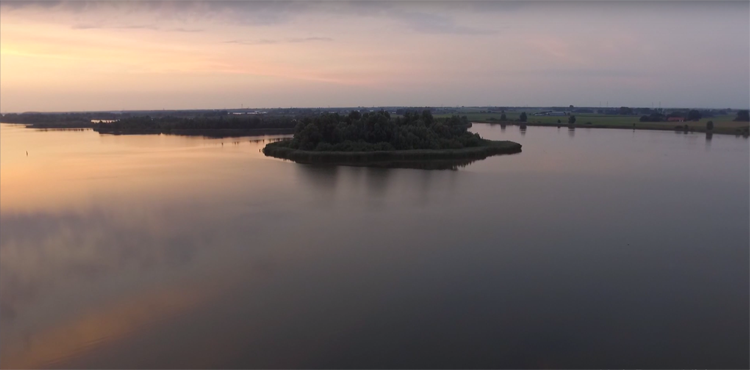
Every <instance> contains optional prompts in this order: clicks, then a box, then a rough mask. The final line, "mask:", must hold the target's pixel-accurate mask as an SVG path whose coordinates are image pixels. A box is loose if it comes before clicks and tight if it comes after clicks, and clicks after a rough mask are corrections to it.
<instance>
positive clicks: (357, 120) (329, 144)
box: [285, 110, 482, 152]
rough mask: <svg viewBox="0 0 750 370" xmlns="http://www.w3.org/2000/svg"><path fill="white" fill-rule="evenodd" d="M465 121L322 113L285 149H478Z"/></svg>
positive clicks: (299, 128)
mask: <svg viewBox="0 0 750 370" xmlns="http://www.w3.org/2000/svg"><path fill="white" fill-rule="evenodd" d="M470 126H471V123H470V122H469V121H468V120H467V119H466V117H465V116H464V117H459V116H452V117H450V118H446V119H435V118H433V116H432V113H431V112H430V111H429V110H424V111H422V112H421V113H420V112H417V111H406V112H404V114H403V116H401V117H396V118H391V116H390V114H389V113H388V112H385V111H378V112H367V113H364V114H362V113H360V112H357V111H352V112H350V113H349V114H348V115H340V114H338V113H332V114H330V113H325V114H321V115H318V116H315V117H307V118H303V119H301V120H300V121H299V122H298V123H297V125H296V127H295V133H294V137H293V138H292V140H290V141H288V142H285V143H286V144H285V146H288V147H290V148H293V149H301V150H313V151H345V152H354V151H382V150H410V149H460V148H464V147H474V146H479V145H480V144H481V143H482V139H481V138H480V137H479V135H477V134H472V133H470V132H468V131H467V129H468V128H469V127H470Z"/></svg>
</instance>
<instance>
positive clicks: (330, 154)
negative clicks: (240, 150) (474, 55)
mask: <svg viewBox="0 0 750 370" xmlns="http://www.w3.org/2000/svg"><path fill="white" fill-rule="evenodd" d="M286 142H287V140H282V141H278V142H274V143H269V144H267V145H266V146H265V147H264V148H263V154H265V155H266V156H269V157H275V158H280V159H286V160H291V161H293V162H297V163H303V164H328V165H342V166H365V167H391V168H394V167H395V168H421V169H456V168H457V167H462V166H465V165H467V164H469V163H471V162H474V161H477V160H481V159H485V158H487V157H490V156H493V155H500V154H514V153H520V152H521V144H518V143H515V142H512V141H492V140H482V144H481V145H480V146H476V147H468V148H462V149H441V150H431V149H418V150H387V151H369V152H336V151H309V150H298V149H292V148H289V147H286V146H284V145H285V144H286Z"/></svg>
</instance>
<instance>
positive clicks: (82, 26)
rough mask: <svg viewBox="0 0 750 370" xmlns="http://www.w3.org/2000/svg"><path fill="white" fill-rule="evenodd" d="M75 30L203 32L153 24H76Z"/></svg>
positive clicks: (201, 30)
mask: <svg viewBox="0 0 750 370" xmlns="http://www.w3.org/2000/svg"><path fill="white" fill-rule="evenodd" d="M70 28H71V29H74V30H96V29H111V30H152V31H166V32H203V29H200V28H183V27H175V28H162V27H159V26H157V25H153V24H130V25H108V24H107V25H104V24H90V23H79V24H74V25H73V26H71V27H70Z"/></svg>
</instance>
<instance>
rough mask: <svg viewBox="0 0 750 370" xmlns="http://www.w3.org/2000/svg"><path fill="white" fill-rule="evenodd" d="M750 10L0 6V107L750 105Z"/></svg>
mask: <svg viewBox="0 0 750 370" xmlns="http://www.w3.org/2000/svg"><path fill="white" fill-rule="evenodd" d="M749 102H750V3H748V2H746V1H740V2H710V3H709V2H630V3H626V2H604V1H588V2H570V1H557V2H532V1H525V2H524V1H515V2H510V1H506V2H427V1H421V2H404V1H390V2H364V1H360V2H345V1H335V2H313V1H301V2H300V1H298V2H246V1H236V2H224V1H159V2H151V1H130V2H127V1H106V2H89V1H47V2H34V1H17V2H14V1H6V0H3V1H2V2H0V111H1V112H4V113H5V112H24V111H84V110H124V109H127V110H136V109H203V108H219V109H220V108H240V107H243V106H244V107H256V108H274V107H356V106H433V107H439V106H485V105H493V106H551V105H566V106H567V105H569V104H572V105H575V106H594V107H597V106H602V107H603V106H610V107H613V106H616V107H619V106H640V107H651V106H656V107H658V106H660V105H661V106H662V107H700V108H747V107H748V105H750V103H749Z"/></svg>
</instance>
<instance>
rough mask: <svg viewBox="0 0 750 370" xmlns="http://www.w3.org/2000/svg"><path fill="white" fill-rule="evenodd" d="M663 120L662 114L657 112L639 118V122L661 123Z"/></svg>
mask: <svg viewBox="0 0 750 370" xmlns="http://www.w3.org/2000/svg"><path fill="white" fill-rule="evenodd" d="M664 120H666V117H665V116H664V115H663V114H661V113H657V112H653V113H651V114H649V115H647V116H641V118H640V121H641V122H662V121H664Z"/></svg>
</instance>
